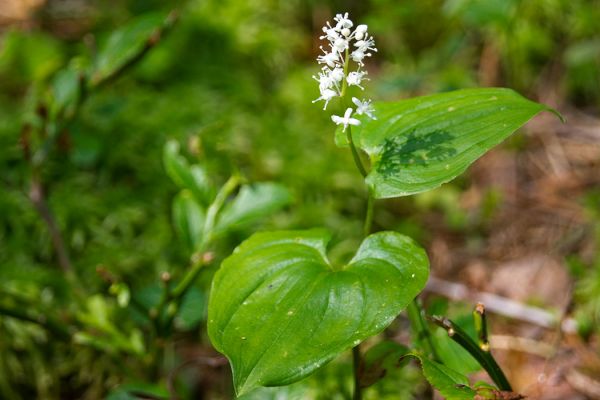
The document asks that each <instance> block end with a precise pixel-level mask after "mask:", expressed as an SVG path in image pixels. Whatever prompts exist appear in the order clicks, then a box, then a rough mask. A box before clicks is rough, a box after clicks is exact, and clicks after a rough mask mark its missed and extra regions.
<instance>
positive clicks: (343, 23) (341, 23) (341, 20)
mask: <svg viewBox="0 0 600 400" xmlns="http://www.w3.org/2000/svg"><path fill="white" fill-rule="evenodd" d="M333 20H334V21H337V25H336V26H335V28H336V29H337V30H338V31H341V30H342V29H344V28H345V29H349V28H352V25H354V24H353V23H352V21H350V19H349V18H348V13H345V14H344V15H342V14H337V15H336V16H335V18H333Z"/></svg>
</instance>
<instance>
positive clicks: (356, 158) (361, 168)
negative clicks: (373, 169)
mask: <svg viewBox="0 0 600 400" xmlns="http://www.w3.org/2000/svg"><path fill="white" fill-rule="evenodd" d="M346 138H347V139H348V144H349V145H350V151H352V158H353V159H354V164H355V165H356V168H358V171H359V172H360V174H361V175H362V176H363V178H366V177H367V170H366V169H365V167H364V165H363V163H362V161H361V160H360V154H358V150H357V149H356V146H355V145H354V139H353V138H352V128H350V126H348V127H347V128H346Z"/></svg>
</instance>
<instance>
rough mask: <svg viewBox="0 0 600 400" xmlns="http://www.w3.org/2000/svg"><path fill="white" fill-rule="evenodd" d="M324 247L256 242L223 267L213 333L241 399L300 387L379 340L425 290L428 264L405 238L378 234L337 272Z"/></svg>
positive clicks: (266, 239)
mask: <svg viewBox="0 0 600 400" xmlns="http://www.w3.org/2000/svg"><path fill="white" fill-rule="evenodd" d="M328 241H329V235H328V234H327V233H326V232H324V231H322V230H310V231H284V232H266V233H258V234H255V235H253V236H252V237H250V238H249V239H248V240H246V241H245V242H244V243H242V244H241V245H240V246H239V247H238V248H237V249H236V250H235V251H234V253H233V254H232V255H231V256H230V257H228V258H227V259H226V260H225V261H223V264H222V266H221V269H220V270H219V271H218V272H217V273H216V275H215V277H214V280H213V285H212V291H211V294H210V300H209V307H208V319H209V322H208V333H209V336H210V338H211V340H212V343H213V345H214V346H215V348H216V349H217V350H219V351H220V352H222V353H223V354H225V355H226V356H227V357H228V358H229V361H230V362H231V365H232V368H233V379H234V385H235V389H236V392H237V394H238V395H241V394H243V393H245V392H248V391H249V390H252V389H253V388H256V387H258V386H279V385H286V384H289V383H292V382H295V381H297V380H300V379H302V378H304V377H305V376H307V375H309V374H310V373H312V372H313V371H314V370H315V369H317V368H319V367H320V366H321V365H323V364H324V363H325V362H327V361H329V360H331V359H332V358H333V357H335V356H336V355H337V354H339V353H341V352H343V351H344V350H347V349H349V348H351V347H352V346H355V345H357V344H358V343H360V342H361V341H363V340H364V339H366V338H368V337H369V336H372V335H374V334H376V333H378V332H381V331H382V330H383V329H384V328H385V327H386V326H388V325H389V324H390V323H391V322H392V321H393V319H394V318H395V317H396V316H397V315H398V314H399V313H400V312H401V311H402V309H404V308H405V307H406V306H407V305H408V303H409V302H410V301H412V300H413V299H414V297H415V296H416V295H417V294H418V293H419V292H420V291H421V290H422V289H423V287H424V285H425V282H426V281H427V277H428V274H429V263H428V260H427V255H426V254H425V251H424V250H423V249H422V248H420V247H419V246H418V245H417V244H415V243H414V242H413V240H412V239H410V238H408V237H406V236H403V235H400V234H398V233H395V232H380V233H376V234H373V235H371V236H369V237H367V238H366V239H365V240H364V241H363V243H362V245H361V246H360V248H359V249H358V251H357V253H356V255H355V256H354V258H353V259H352V260H351V261H350V262H349V263H348V265H345V266H340V267H335V266H332V265H330V264H329V261H328V260H327V256H326V254H325V247H326V244H327V242H328Z"/></svg>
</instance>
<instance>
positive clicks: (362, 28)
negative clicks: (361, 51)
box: [354, 25, 367, 40]
mask: <svg viewBox="0 0 600 400" xmlns="http://www.w3.org/2000/svg"><path fill="white" fill-rule="evenodd" d="M366 33H367V25H359V26H357V27H356V31H354V38H355V39H356V40H362V39H363V38H364V37H365V34H366Z"/></svg>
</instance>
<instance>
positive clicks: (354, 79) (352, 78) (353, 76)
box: [346, 71, 367, 90]
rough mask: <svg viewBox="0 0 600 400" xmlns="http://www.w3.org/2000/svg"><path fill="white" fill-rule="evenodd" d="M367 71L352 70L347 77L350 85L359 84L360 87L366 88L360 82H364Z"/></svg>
mask: <svg viewBox="0 0 600 400" xmlns="http://www.w3.org/2000/svg"><path fill="white" fill-rule="evenodd" d="M366 74H367V73H366V72H362V71H353V72H350V73H349V74H348V76H347V77H346V82H348V85H350V86H358V87H359V88H361V89H363V90H364V88H363V87H362V86H360V82H362V80H363V79H366V78H364V76H365V75H366Z"/></svg>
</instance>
